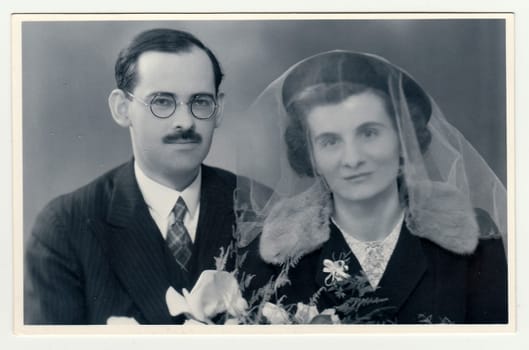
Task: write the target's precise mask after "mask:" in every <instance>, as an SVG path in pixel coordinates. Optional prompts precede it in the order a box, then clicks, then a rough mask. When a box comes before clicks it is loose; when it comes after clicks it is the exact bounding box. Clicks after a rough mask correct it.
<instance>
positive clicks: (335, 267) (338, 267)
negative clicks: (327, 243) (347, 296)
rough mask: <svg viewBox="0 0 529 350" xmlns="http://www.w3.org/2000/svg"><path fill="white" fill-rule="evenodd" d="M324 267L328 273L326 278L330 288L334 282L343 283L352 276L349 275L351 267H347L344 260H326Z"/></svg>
mask: <svg viewBox="0 0 529 350" xmlns="http://www.w3.org/2000/svg"><path fill="white" fill-rule="evenodd" d="M323 266H324V267H323V272H327V273H328V275H327V277H325V285H326V286H330V285H332V284H333V283H334V282H341V281H343V280H345V279H347V278H349V277H351V275H349V274H348V273H347V271H348V270H349V266H347V265H346V264H345V261H343V260H337V261H332V260H329V259H324V260H323Z"/></svg>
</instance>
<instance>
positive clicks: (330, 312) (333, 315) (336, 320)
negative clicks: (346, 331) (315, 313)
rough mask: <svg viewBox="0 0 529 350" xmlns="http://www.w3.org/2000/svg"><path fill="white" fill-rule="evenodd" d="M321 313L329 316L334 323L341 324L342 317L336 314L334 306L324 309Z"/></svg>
mask: <svg viewBox="0 0 529 350" xmlns="http://www.w3.org/2000/svg"><path fill="white" fill-rule="evenodd" d="M320 315H324V316H329V317H330V318H331V322H332V324H340V323H342V322H341V321H340V317H338V315H337V314H336V310H335V309H333V308H330V309H325V310H323V311H322V312H321V313H320Z"/></svg>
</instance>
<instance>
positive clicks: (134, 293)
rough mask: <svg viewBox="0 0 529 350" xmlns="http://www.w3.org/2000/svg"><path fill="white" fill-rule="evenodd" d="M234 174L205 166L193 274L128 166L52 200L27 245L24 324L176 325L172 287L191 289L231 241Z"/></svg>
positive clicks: (233, 219)
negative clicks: (169, 297) (169, 301)
mask: <svg viewBox="0 0 529 350" xmlns="http://www.w3.org/2000/svg"><path fill="white" fill-rule="evenodd" d="M235 184H236V181H235V176H234V175H233V174H231V173H229V172H227V171H224V170H221V169H216V168H212V167H208V166H203V167H202V188H201V197H200V216H199V221H198V227H197V233H196V239H195V243H194V245H193V255H192V258H191V261H190V269H189V272H185V271H182V270H181V269H180V268H179V266H178V264H177V263H176V262H175V261H174V260H173V258H172V256H171V254H170V252H169V249H168V248H167V245H166V243H165V241H164V239H163V237H162V235H161V234H160V231H159V229H158V227H157V226H156V224H155V223H154V221H153V219H152V217H151V216H150V214H149V210H148V208H147V205H146V204H145V202H144V200H143V197H142V195H141V192H140V189H139V187H138V185H137V182H136V179H135V177H134V168H133V162H132V161H131V162H128V163H126V164H124V165H122V166H120V167H118V168H116V169H114V170H112V171H110V172H108V173H107V174H105V175H103V176H101V177H99V178H98V179H96V180H95V181H93V182H92V183H90V184H88V185H86V186H84V187H82V188H80V189H79V190H76V191H74V192H72V193H70V194H66V195H63V196H61V197H58V198H57V199H55V200H53V201H52V202H50V203H49V204H48V206H47V207H46V208H45V209H44V210H43V211H42V212H41V213H40V215H39V217H38V218H37V220H36V223H35V225H34V228H33V231H32V232H31V236H30V237H29V239H28V242H27V245H26V247H25V266H24V269H25V280H24V322H25V323H26V324H105V323H106V321H107V319H108V318H109V317H110V316H126V317H134V318H135V319H136V320H137V321H138V322H140V323H149V324H170V323H173V322H175V319H173V318H172V317H171V316H170V314H169V311H168V309H167V306H166V302H165V293H166V291H167V289H168V288H169V286H172V287H174V288H175V289H176V290H181V289H182V288H184V287H185V288H188V289H190V287H192V286H193V284H194V283H195V281H196V279H197V278H198V275H199V274H200V272H201V271H202V270H204V269H213V268H215V262H214V257H215V256H218V255H219V251H220V250H219V249H220V247H226V246H228V245H229V244H230V242H231V240H232V230H233V225H234V221H235V218H234V213H233V190H234V188H235Z"/></svg>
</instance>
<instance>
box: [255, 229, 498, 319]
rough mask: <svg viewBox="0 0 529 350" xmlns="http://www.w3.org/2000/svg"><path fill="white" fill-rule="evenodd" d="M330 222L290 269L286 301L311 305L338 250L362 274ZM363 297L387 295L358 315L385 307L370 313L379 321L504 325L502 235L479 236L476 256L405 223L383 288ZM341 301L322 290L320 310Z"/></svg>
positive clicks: (354, 272) (351, 271)
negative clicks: (325, 236)
mask: <svg viewBox="0 0 529 350" xmlns="http://www.w3.org/2000/svg"><path fill="white" fill-rule="evenodd" d="M330 225H331V228H330V238H329V240H328V241H326V242H325V243H324V244H323V246H321V247H320V248H319V249H317V250H315V251H313V252H311V253H309V254H307V255H305V256H304V257H302V258H301V259H300V260H299V262H298V263H297V265H296V266H295V267H294V268H292V269H291V270H290V271H289V274H288V276H289V279H290V281H291V284H290V285H288V286H286V287H284V288H282V289H280V291H279V295H278V296H281V295H286V297H287V298H286V299H283V300H282V302H283V304H289V303H296V302H299V301H301V302H304V303H308V302H309V300H310V298H311V297H312V296H313V295H314V293H315V292H316V291H318V290H319V289H320V288H321V287H324V286H325V278H326V277H327V273H324V272H323V260H324V259H331V260H337V259H339V257H340V254H342V256H343V255H346V254H348V258H349V260H348V262H347V265H348V267H349V271H348V273H349V274H350V275H351V276H355V275H359V274H360V272H361V267H360V264H359V263H358V261H357V260H356V258H355V256H354V254H352V253H351V251H350V249H349V247H348V245H347V243H346V241H345V239H344V237H343V235H342V234H341V232H340V231H339V229H338V228H337V227H336V226H335V225H334V224H332V223H331V224H330ZM255 266H256V265H255ZM276 270H277V269H276ZM364 297H371V298H384V299H386V301H384V302H380V303H376V304H374V305H372V306H366V307H364V308H360V310H359V314H358V316H365V315H367V314H368V313H369V312H371V311H373V310H374V309H377V308H379V309H382V308H383V311H382V312H378V313H375V314H373V316H372V317H371V319H370V320H371V321H376V322H388V323H403V324H413V323H421V322H432V323H439V322H453V323H506V322H507V321H508V318H507V266H506V259H505V253H504V249H503V245H502V242H501V239H486V240H483V239H481V240H480V241H479V244H478V246H477V248H476V250H475V251H474V253H473V254H470V255H461V254H456V253H453V252H451V251H449V250H447V249H444V248H441V247H440V246H439V245H437V244H435V243H433V242H431V241H430V240H427V239H424V238H420V237H417V236H414V235H412V234H411V233H410V232H409V231H408V229H407V228H406V225H403V228H402V230H401V234H400V237H399V240H398V242H397V245H396V247H395V250H394V252H393V254H392V256H391V258H390V261H389V263H388V266H387V269H386V271H385V272H384V275H383V277H382V280H381V281H380V283H379V288H378V289H377V290H376V291H374V292H370V293H367V294H365V295H364ZM343 301H344V299H339V298H338V297H337V296H336V295H335V294H334V293H331V292H327V291H324V292H323V293H321V295H320V297H319V299H318V304H317V306H318V310H320V311H322V310H323V309H325V308H330V307H335V306H337V305H340V304H342V303H343ZM341 316H342V317H343V316H344V315H341Z"/></svg>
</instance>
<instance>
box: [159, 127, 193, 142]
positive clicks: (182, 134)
mask: <svg viewBox="0 0 529 350" xmlns="http://www.w3.org/2000/svg"><path fill="white" fill-rule="evenodd" d="M162 141H163V142H164V143H175V142H179V141H186V142H195V143H200V142H202V136H201V135H200V134H198V133H196V132H195V130H194V129H187V130H184V131H178V132H175V133H172V134H169V135H165V136H164V137H163V139H162Z"/></svg>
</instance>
